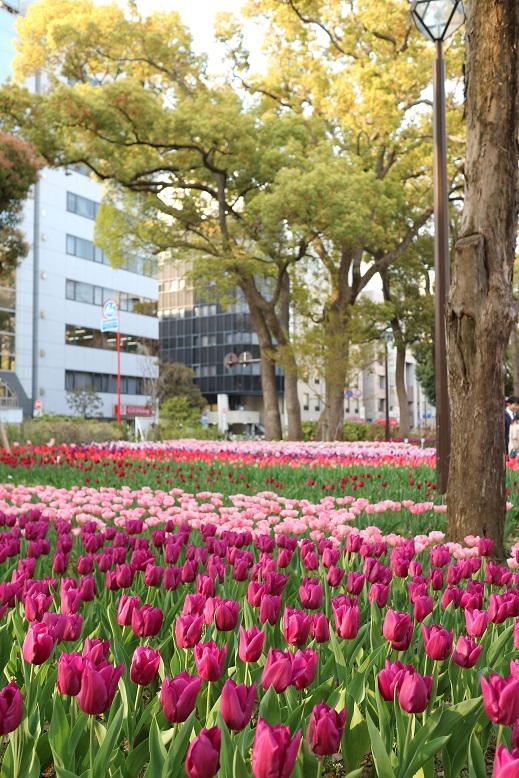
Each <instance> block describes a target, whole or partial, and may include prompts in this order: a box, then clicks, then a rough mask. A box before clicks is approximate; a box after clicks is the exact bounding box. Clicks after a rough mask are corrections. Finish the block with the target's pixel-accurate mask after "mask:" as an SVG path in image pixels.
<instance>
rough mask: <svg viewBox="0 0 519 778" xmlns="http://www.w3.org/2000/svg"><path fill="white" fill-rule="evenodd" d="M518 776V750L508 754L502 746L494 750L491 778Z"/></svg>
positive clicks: (515, 749)
mask: <svg viewBox="0 0 519 778" xmlns="http://www.w3.org/2000/svg"><path fill="white" fill-rule="evenodd" d="M518 774H519V749H518V748H514V750H513V751H512V752H511V753H510V751H508V750H507V749H506V748H505V746H504V745H502V744H501V745H499V746H498V747H497V748H496V753H495V757H494V772H493V773H492V778H516V776H517V775H518Z"/></svg>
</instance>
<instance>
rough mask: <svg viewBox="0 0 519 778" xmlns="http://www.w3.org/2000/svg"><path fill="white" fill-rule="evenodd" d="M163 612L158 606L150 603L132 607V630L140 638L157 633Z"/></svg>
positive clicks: (160, 625)
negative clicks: (155, 606)
mask: <svg viewBox="0 0 519 778" xmlns="http://www.w3.org/2000/svg"><path fill="white" fill-rule="evenodd" d="M163 619H164V614H163V613H162V611H161V609H160V608H153V607H152V606H151V605H148V604H146V605H143V606H142V608H134V609H133V611H132V630H133V631H134V632H135V634H136V635H138V636H139V637H141V638H148V637H153V636H154V635H157V634H158V633H159V632H160V628H161V627H162V621H163Z"/></svg>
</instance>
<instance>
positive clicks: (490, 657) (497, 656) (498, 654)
mask: <svg viewBox="0 0 519 778" xmlns="http://www.w3.org/2000/svg"><path fill="white" fill-rule="evenodd" d="M513 629H514V625H513V624H510V626H509V627H507V628H506V629H504V630H503V632H501V634H500V635H499V637H498V638H497V640H494V642H493V643H492V645H491V646H490V648H489V649H488V653H487V658H486V662H487V664H488V665H490V666H492V665H493V664H494V662H496V661H499V660H501V658H502V655H503V647H504V646H505V644H506V643H507V641H508V639H509V638H510V635H511V634H512V632H513Z"/></svg>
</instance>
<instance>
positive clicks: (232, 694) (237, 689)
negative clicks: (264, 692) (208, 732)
mask: <svg viewBox="0 0 519 778" xmlns="http://www.w3.org/2000/svg"><path fill="white" fill-rule="evenodd" d="M255 699H256V684H255V683H253V684H252V686H245V684H243V683H241V684H239V685H238V684H236V682H235V681H233V679H232V678H228V679H227V681H226V682H225V683H224V685H223V689H222V693H221V697H220V713H221V714H222V718H223V720H224V721H225V723H226V724H227V727H228V728H229V729H232V730H234V731H236V732H240V731H241V730H242V729H244V728H245V727H246V726H247V724H248V723H249V721H250V720H251V716H252V710H253V708H254V701H255Z"/></svg>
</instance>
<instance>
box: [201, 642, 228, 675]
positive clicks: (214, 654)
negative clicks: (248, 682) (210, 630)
mask: <svg viewBox="0 0 519 778" xmlns="http://www.w3.org/2000/svg"><path fill="white" fill-rule="evenodd" d="M226 655H227V646H224V647H223V648H219V647H218V646H217V645H216V643H215V642H214V640H210V641H209V642H208V643H197V645H196V646H195V650H194V656H195V664H196V669H197V670H198V675H199V676H200V678H202V680H203V681H211V682H214V681H217V680H218V679H219V678H220V677H221V675H222V673H223V668H224V665H225V657H226Z"/></svg>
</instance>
